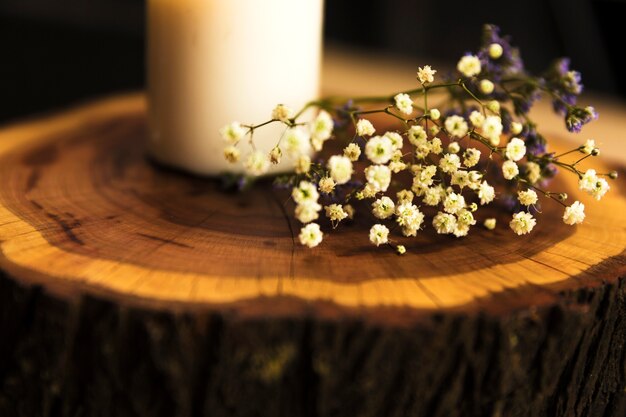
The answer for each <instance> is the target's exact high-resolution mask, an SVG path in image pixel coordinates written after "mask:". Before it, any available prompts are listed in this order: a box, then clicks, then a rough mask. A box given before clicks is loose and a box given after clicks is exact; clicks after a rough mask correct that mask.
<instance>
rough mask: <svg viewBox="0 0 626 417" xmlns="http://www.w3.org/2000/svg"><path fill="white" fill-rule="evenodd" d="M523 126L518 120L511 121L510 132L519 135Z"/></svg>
mask: <svg viewBox="0 0 626 417" xmlns="http://www.w3.org/2000/svg"><path fill="white" fill-rule="evenodd" d="M523 129H524V126H523V125H522V124H521V123H520V122H511V133H512V134H514V135H519V134H520V133H522V130H523Z"/></svg>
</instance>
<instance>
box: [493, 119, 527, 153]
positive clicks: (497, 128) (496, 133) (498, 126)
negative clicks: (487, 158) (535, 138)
mask: <svg viewBox="0 0 626 417" xmlns="http://www.w3.org/2000/svg"><path fill="white" fill-rule="evenodd" d="M482 131H483V135H485V137H486V138H487V139H489V143H491V144H492V145H493V146H498V145H499V144H500V136H501V135H502V119H500V116H487V117H485V121H484V123H483V126H482ZM518 140H519V139H518ZM522 143H523V142H522ZM524 149H525V148H524ZM520 159H521V158H520Z"/></svg>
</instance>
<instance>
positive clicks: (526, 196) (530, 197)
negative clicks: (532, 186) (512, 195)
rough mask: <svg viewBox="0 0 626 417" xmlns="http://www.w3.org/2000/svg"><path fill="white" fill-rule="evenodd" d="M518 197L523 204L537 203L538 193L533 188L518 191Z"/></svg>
mask: <svg viewBox="0 0 626 417" xmlns="http://www.w3.org/2000/svg"><path fill="white" fill-rule="evenodd" d="M517 199H518V200H519V202H520V203H521V204H522V205H523V206H532V205H533V204H537V193H536V192H535V191H533V190H526V191H518V192H517Z"/></svg>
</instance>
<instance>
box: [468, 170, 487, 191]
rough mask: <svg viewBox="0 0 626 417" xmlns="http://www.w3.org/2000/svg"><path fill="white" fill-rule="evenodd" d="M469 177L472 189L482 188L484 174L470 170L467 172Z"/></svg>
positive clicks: (469, 185)
mask: <svg viewBox="0 0 626 417" xmlns="http://www.w3.org/2000/svg"><path fill="white" fill-rule="evenodd" d="M467 179H468V180H469V184H468V187H469V188H471V189H472V190H478V189H479V188H480V182H481V181H482V179H483V174H482V172H479V171H469V172H468V173H467Z"/></svg>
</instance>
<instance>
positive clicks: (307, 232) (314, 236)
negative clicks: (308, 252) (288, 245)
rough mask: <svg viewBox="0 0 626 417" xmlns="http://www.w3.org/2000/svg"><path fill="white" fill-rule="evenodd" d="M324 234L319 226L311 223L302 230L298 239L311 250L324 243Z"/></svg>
mask: <svg viewBox="0 0 626 417" xmlns="http://www.w3.org/2000/svg"><path fill="white" fill-rule="evenodd" d="M323 237H324V234H323V233H322V231H321V230H320V226H319V224H316V223H311V224H307V225H306V226H304V227H303V228H302V229H300V234H299V235H298V238H299V239H300V243H301V244H302V245H304V246H308V247H309V248H314V247H316V246H317V245H319V244H320V243H321V242H322V239H323Z"/></svg>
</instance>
